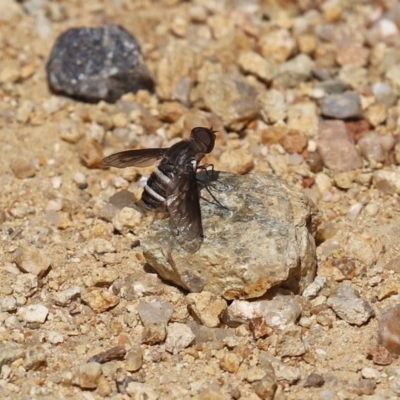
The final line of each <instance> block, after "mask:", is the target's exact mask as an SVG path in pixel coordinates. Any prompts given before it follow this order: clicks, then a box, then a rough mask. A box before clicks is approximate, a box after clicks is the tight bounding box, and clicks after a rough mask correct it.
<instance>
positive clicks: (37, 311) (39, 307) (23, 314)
mask: <svg viewBox="0 0 400 400" xmlns="http://www.w3.org/2000/svg"><path fill="white" fill-rule="evenodd" d="M48 314H49V309H48V308H47V307H46V306H44V305H43V304H31V305H29V306H26V307H20V308H19V309H18V311H17V316H18V318H19V319H21V320H22V321H24V322H31V323H35V322H36V323H39V324H43V323H44V322H45V321H46V318H47V315H48Z"/></svg>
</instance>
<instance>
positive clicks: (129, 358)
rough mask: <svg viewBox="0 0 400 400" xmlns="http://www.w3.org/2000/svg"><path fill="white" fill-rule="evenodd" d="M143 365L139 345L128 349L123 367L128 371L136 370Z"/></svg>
mask: <svg viewBox="0 0 400 400" xmlns="http://www.w3.org/2000/svg"><path fill="white" fill-rule="evenodd" d="M142 365H143V352H142V350H141V348H140V347H139V346H136V347H134V348H132V349H131V350H129V352H128V353H127V355H126V360H125V368H126V370H127V371H129V372H136V371H139V370H140V368H142Z"/></svg>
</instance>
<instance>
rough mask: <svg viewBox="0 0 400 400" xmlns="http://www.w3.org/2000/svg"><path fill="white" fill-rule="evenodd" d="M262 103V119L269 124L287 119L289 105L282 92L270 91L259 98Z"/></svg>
mask: <svg viewBox="0 0 400 400" xmlns="http://www.w3.org/2000/svg"><path fill="white" fill-rule="evenodd" d="M258 100H259V101H260V103H261V111H260V114H261V117H262V119H263V120H264V121H265V122H266V123H267V124H274V123H276V122H278V121H284V120H285V119H286V117H287V112H288V110H287V103H286V100H285V96H284V94H283V93H282V92H281V91H280V90H276V89H270V90H267V91H265V92H262V93H261V94H260V95H259V96H258Z"/></svg>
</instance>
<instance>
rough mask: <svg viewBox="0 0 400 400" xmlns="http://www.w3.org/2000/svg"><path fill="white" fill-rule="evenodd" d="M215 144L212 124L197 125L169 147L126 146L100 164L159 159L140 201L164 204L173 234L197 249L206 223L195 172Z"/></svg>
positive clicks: (148, 207)
mask: <svg viewBox="0 0 400 400" xmlns="http://www.w3.org/2000/svg"><path fill="white" fill-rule="evenodd" d="M214 144H215V131H213V129H212V128H211V129H209V128H204V127H196V128H194V129H192V131H191V135H190V138H189V139H186V140H182V141H180V142H178V143H176V144H174V145H173V146H171V147H169V148H157V149H140V150H127V151H123V152H120V153H116V154H112V155H111V156H108V157H106V158H105V159H103V160H102V161H101V165H102V166H108V167H110V166H112V167H117V168H125V167H145V166H149V165H152V164H155V163H158V165H157V167H156V168H155V170H154V172H153V173H152V174H151V176H150V178H149V179H148V181H147V183H146V186H145V187H144V191H143V194H142V198H141V205H142V207H143V208H145V209H146V210H153V209H156V208H158V207H160V206H165V207H166V208H167V210H168V213H169V214H170V217H171V222H172V225H173V227H174V234H175V235H176V236H177V237H178V239H183V240H184V241H188V242H193V246H191V247H192V248H193V249H195V250H197V249H198V248H199V247H200V245H201V241H202V238H203V225H202V220H201V209H200V196H199V190H198V185H197V178H196V172H197V169H198V168H199V163H200V161H201V160H202V159H203V157H204V156H205V154H207V153H210V152H211V151H212V149H213V148H214ZM180 243H182V241H180Z"/></svg>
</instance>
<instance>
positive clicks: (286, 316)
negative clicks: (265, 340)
mask: <svg viewBox="0 0 400 400" xmlns="http://www.w3.org/2000/svg"><path fill="white" fill-rule="evenodd" d="M300 314H301V306H300V304H299V303H298V302H297V300H296V298H295V297H294V296H282V295H277V296H275V298H273V299H272V300H260V301H252V302H249V301H244V300H234V301H233V302H232V304H231V305H230V306H229V307H228V312H227V317H226V323H227V324H228V325H237V324H243V323H246V322H250V321H252V320H254V319H255V318H258V317H262V318H263V319H264V320H265V322H266V324H267V325H268V326H270V327H272V328H274V329H277V330H284V329H286V327H287V326H289V325H291V324H293V323H294V322H296V321H297V319H298V318H299V316H300Z"/></svg>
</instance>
